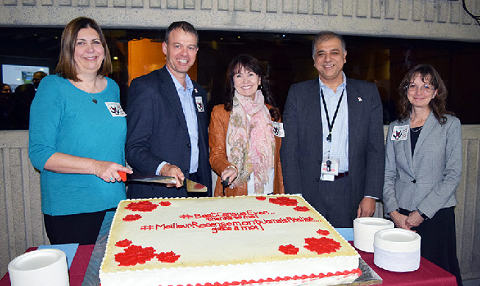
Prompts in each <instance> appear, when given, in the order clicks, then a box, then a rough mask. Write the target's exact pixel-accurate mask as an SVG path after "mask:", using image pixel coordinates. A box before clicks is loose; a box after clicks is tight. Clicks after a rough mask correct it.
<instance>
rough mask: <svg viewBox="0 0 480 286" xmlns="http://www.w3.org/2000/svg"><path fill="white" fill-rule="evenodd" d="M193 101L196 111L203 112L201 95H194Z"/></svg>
mask: <svg viewBox="0 0 480 286" xmlns="http://www.w3.org/2000/svg"><path fill="white" fill-rule="evenodd" d="M195 91H196V90H195ZM195 103H196V105H197V110H198V112H204V111H205V107H204V106H203V99H202V97H201V96H195Z"/></svg>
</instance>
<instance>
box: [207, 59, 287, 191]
mask: <svg viewBox="0 0 480 286" xmlns="http://www.w3.org/2000/svg"><path fill="white" fill-rule="evenodd" d="M224 101H225V103H224V104H220V105H217V106H215V107H214V108H213V110H212V114H211V119H210V127H209V143H210V164H211V166H212V169H213V170H214V171H215V173H217V175H219V176H218V179H217V183H216V187H215V192H214V195H215V196H242V195H262V194H272V193H274V194H283V193H284V188H283V178H282V168H281V164H280V145H281V138H280V137H279V134H278V132H275V130H279V128H281V124H280V123H279V122H280V112H279V110H278V108H276V107H275V102H274V99H273V95H272V94H271V91H270V84H269V82H268V80H267V76H266V73H265V71H264V69H263V67H262V66H261V64H260V62H259V61H258V60H257V59H255V58H254V57H252V56H250V55H240V56H238V57H236V58H235V59H233V60H232V62H231V63H230V65H229V67H228V70H227V94H226V96H225V98H224ZM282 131H283V130H282ZM275 133H277V134H275ZM222 181H226V182H228V185H229V187H228V188H226V189H225V193H224V191H223V185H222Z"/></svg>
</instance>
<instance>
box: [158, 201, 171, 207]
mask: <svg viewBox="0 0 480 286" xmlns="http://www.w3.org/2000/svg"><path fill="white" fill-rule="evenodd" d="M171 204H172V203H171V202H169V201H161V202H160V205H161V206H162V207H168V206H169V205H171Z"/></svg>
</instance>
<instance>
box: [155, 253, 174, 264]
mask: <svg viewBox="0 0 480 286" xmlns="http://www.w3.org/2000/svg"><path fill="white" fill-rule="evenodd" d="M179 258H180V255H176V254H175V253H174V252H173V251H170V252H160V253H159V254H158V255H157V259H158V261H160V262H164V263H175V262H176V261H177V260H178V259H179Z"/></svg>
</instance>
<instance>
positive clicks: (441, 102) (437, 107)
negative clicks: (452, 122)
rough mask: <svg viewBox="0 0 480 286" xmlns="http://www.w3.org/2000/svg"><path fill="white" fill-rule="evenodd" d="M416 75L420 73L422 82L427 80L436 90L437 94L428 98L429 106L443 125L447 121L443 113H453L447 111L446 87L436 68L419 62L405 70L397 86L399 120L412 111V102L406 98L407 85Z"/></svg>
mask: <svg viewBox="0 0 480 286" xmlns="http://www.w3.org/2000/svg"><path fill="white" fill-rule="evenodd" d="M417 75H420V77H421V78H422V80H423V81H424V82H426V81H427V82H428V83H429V84H430V85H432V86H433V87H434V88H435V90H436V91H437V95H436V96H435V97H434V98H432V100H430V103H429V106H430V109H431V110H432V112H433V115H435V118H436V119H437V121H438V122H439V123H440V124H441V125H443V124H445V122H446V121H447V118H446V117H445V114H451V115H454V113H453V112H449V111H447V95H448V91H447V87H446V86H445V83H444V82H443V80H442V78H441V76H440V74H439V73H438V72H437V70H436V69H435V68H434V67H433V66H432V65H429V64H419V65H417V66H415V67H414V68H412V69H411V70H410V71H408V72H407V74H406V75H405V77H404V78H403V80H402V82H401V83H400V86H399V87H398V94H399V96H400V97H399V100H398V117H399V119H400V120H401V121H404V120H406V119H407V118H409V117H410V113H411V112H412V104H411V103H410V101H409V100H408V86H409V85H410V83H411V82H412V81H413V80H414V79H415V77H416V76H417Z"/></svg>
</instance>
